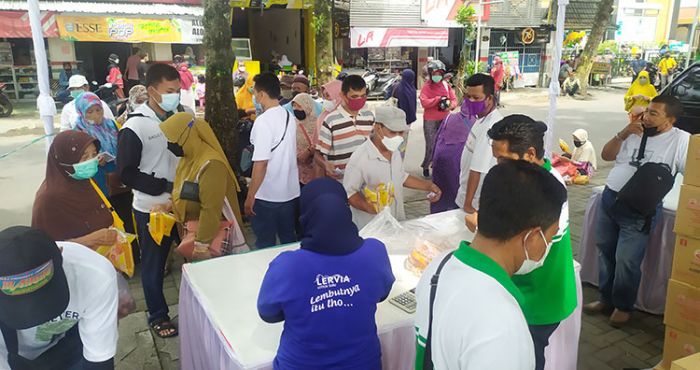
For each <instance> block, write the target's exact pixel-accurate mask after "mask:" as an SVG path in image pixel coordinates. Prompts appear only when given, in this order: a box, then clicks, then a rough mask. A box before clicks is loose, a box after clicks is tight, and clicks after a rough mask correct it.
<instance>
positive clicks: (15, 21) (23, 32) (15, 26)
mask: <svg viewBox="0 0 700 370" xmlns="http://www.w3.org/2000/svg"><path fill="white" fill-rule="evenodd" d="M41 27H42V28H43V29H44V37H58V27H57V26H56V14H55V13H53V12H42V13H41ZM1 37H6V38H31V37H32V29H31V27H30V26H29V15H28V14H27V12H3V11H0V38H1Z"/></svg>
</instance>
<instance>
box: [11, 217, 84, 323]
mask: <svg viewBox="0 0 700 370" xmlns="http://www.w3.org/2000/svg"><path fill="white" fill-rule="evenodd" d="M0 256H2V258H0V321H2V322H3V323H4V324H5V325H7V326H8V327H10V328H12V329H15V330H22V329H28V328H31V327H34V326H38V325H40V324H43V323H45V322H47V321H49V320H51V319H54V318H56V317H58V316H59V315H61V313H63V311H65V309H66V307H68V301H69V299H70V291H69V290H68V282H67V280H66V274H65V273H64V271H63V257H62V256H61V250H60V249H58V246H57V245H56V243H55V242H54V241H53V240H52V239H51V238H50V237H49V236H48V235H47V234H46V233H45V232H43V231H41V230H38V229H32V228H30V227H26V226H13V227H9V228H7V229H5V230H3V231H0Z"/></svg>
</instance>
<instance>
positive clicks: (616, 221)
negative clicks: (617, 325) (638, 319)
mask: <svg viewBox="0 0 700 370" xmlns="http://www.w3.org/2000/svg"><path fill="white" fill-rule="evenodd" d="M660 210H661V205H659V207H658V208H657V212H656V215H655V216H654V217H653V218H652V219H651V220H647V219H646V218H645V217H644V216H642V215H640V214H639V213H637V212H635V211H634V210H632V209H630V208H629V207H627V206H626V205H625V204H623V203H622V202H618V201H617V192H615V191H612V190H610V189H608V188H607V187H606V188H605V190H604V191H603V196H602V200H601V204H600V210H599V211H598V218H597V220H596V226H595V227H596V228H595V233H596V245H597V246H598V273H599V279H598V284H599V287H598V290H599V292H600V300H601V302H603V303H606V304H608V305H612V306H614V307H615V308H617V309H619V310H622V311H626V312H631V311H633V310H634V304H635V302H636V301H637V291H638V290H639V281H640V279H641V277H642V271H641V265H642V260H643V259H644V254H645V251H646V247H647V242H648V241H649V233H650V230H653V228H654V224H655V220H656V219H658V215H659V212H660ZM647 222H650V226H651V227H646V228H645V225H646V223H647ZM646 226H649V225H646Z"/></svg>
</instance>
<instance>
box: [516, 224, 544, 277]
mask: <svg viewBox="0 0 700 370" xmlns="http://www.w3.org/2000/svg"><path fill="white" fill-rule="evenodd" d="M530 233H532V230H531V231H530V232H528V233H527V235H525V239H524V240H523V249H524V250H525V261H523V264H522V265H521V266H520V268H519V269H518V271H516V272H515V275H527V274H529V273H531V272H532V271H535V270H536V269H538V268H540V267H542V265H544V261H545V260H546V259H547V255H548V254H549V251H550V250H551V249H552V243H547V239H546V238H545V237H544V233H543V232H542V230H540V236H542V240H543V241H544V242H545V243H547V245H546V247H545V248H546V249H545V250H544V254H543V255H542V258H540V260H539V261H533V260H531V259H530V256H529V255H528V253H527V248H525V242H526V241H527V238H528V237H529V236H530Z"/></svg>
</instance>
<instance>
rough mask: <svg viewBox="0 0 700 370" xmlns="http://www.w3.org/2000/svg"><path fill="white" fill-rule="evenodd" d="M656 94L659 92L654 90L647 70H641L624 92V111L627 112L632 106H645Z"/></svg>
mask: <svg viewBox="0 0 700 370" xmlns="http://www.w3.org/2000/svg"><path fill="white" fill-rule="evenodd" d="M657 95H659V93H658V92H656V88H655V87H654V85H652V84H651V82H650V80H649V72H647V71H641V72H639V75H638V76H637V79H636V80H634V82H632V86H630V88H629V90H627V94H625V111H626V112H629V111H631V110H632V107H634V106H637V105H638V106H641V107H646V106H647V105H649V102H650V101H651V99H653V98H654V97H655V96H657Z"/></svg>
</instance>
